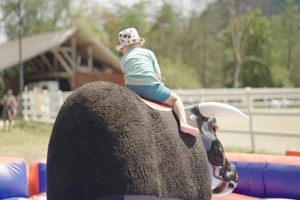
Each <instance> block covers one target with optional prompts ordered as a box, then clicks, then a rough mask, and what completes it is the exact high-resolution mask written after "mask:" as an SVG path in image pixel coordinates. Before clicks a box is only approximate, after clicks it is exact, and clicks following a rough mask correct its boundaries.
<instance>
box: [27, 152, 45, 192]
mask: <svg viewBox="0 0 300 200" xmlns="http://www.w3.org/2000/svg"><path fill="white" fill-rule="evenodd" d="M28 190H29V196H34V195H37V194H40V193H43V192H46V158H41V159H38V160H36V161H34V162H32V163H31V164H30V166H29V178H28Z"/></svg>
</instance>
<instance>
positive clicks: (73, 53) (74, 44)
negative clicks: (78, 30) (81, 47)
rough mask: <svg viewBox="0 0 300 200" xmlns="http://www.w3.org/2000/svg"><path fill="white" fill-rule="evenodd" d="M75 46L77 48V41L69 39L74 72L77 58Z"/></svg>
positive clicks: (73, 38)
mask: <svg viewBox="0 0 300 200" xmlns="http://www.w3.org/2000/svg"><path fill="white" fill-rule="evenodd" d="M76 46H77V40H76V38H75V37H72V38H71V48H72V49H71V55H72V59H73V61H74V63H75V65H74V66H73V67H74V68H73V70H74V71H76V70H77V67H78V65H77V62H76V57H77V51H76Z"/></svg>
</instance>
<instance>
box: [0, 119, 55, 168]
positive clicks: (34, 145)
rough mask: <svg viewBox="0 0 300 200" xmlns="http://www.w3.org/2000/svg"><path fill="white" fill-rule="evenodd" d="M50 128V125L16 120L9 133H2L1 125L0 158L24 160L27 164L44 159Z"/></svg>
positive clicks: (51, 125)
mask: <svg viewBox="0 0 300 200" xmlns="http://www.w3.org/2000/svg"><path fill="white" fill-rule="evenodd" d="M1 123H3V122H1ZM52 127H53V124H50V123H41V122H25V121H19V120H18V121H16V122H15V123H14V124H13V126H12V128H11V130H10V131H4V130H3V128H2V125H1V129H0V156H14V157H20V158H24V159H25V160H26V162H27V163H31V162H32V161H34V160H37V159H39V158H42V157H46V156H47V148H48V142H49V139H50V134H51V131H52Z"/></svg>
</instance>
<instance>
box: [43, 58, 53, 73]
mask: <svg viewBox="0 0 300 200" xmlns="http://www.w3.org/2000/svg"><path fill="white" fill-rule="evenodd" d="M40 57H41V59H42V61H43V62H44V63H45V64H46V66H47V68H48V69H49V70H50V71H54V66H53V65H52V64H51V63H50V61H49V59H48V58H47V57H46V56H45V54H41V55H40Z"/></svg>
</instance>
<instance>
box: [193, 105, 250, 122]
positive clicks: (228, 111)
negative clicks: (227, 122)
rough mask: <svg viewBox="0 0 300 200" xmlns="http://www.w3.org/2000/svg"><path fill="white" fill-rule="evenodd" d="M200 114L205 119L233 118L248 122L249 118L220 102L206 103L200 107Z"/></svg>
mask: <svg viewBox="0 0 300 200" xmlns="http://www.w3.org/2000/svg"><path fill="white" fill-rule="evenodd" d="M198 108H199V113H201V114H202V115H203V116H205V117H211V116H214V117H223V116H224V117H233V118H237V119H243V120H248V119H249V117H248V116H247V115H245V114H244V113H243V112H242V111H240V110H239V109H237V108H236V107H233V106H231V105H228V104H225V103H219V102H204V103H200V104H199V105H198Z"/></svg>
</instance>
